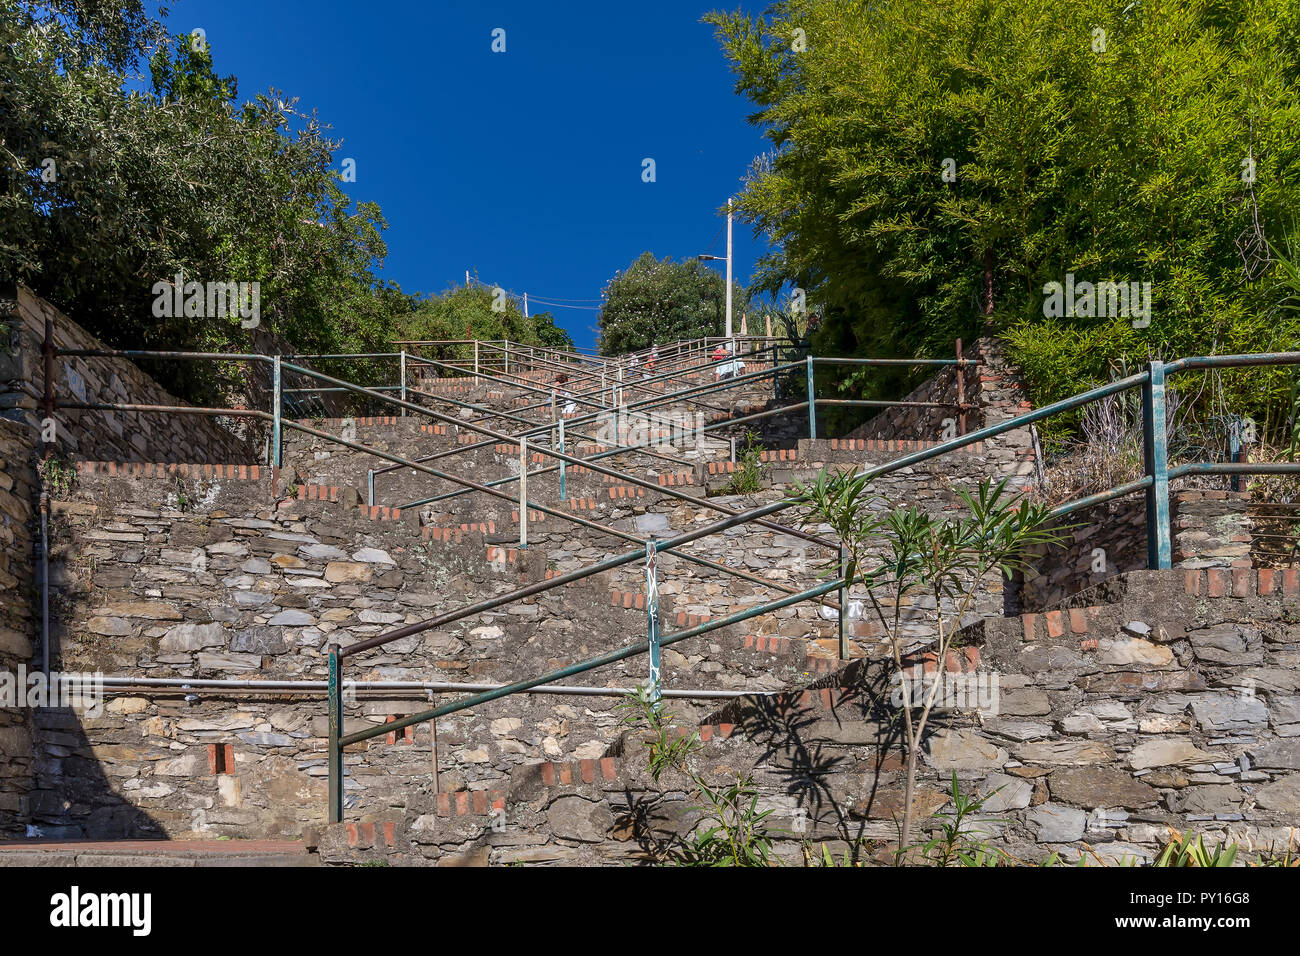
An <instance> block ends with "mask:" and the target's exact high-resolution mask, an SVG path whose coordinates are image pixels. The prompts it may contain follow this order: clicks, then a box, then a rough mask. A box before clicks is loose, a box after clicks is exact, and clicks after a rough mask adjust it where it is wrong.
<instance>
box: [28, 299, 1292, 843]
mask: <svg viewBox="0 0 1300 956" xmlns="http://www.w3.org/2000/svg"><path fill="white" fill-rule="evenodd" d="M52 354H61V355H69V356H71V355H85V356H88V357H89V356H104V357H125V358H136V357H140V358H148V357H168V358H210V359H215V360H221V361H231V360H250V361H272V362H273V363H274V367H275V386H276V405H275V408H274V410H273V413H271V415H270V416H268V413H265V412H260V411H256V410H247V409H189V408H185V409H184V410H183V411H184V412H186V413H190V414H221V415H237V414H243V415H247V416H249V417H256V418H266V417H272V418H273V419H274V420H275V422H276V425H277V426H278V425H280V424H281V422H280V418H279V402H278V398H279V386H280V382H279V375H280V372H281V370H282V369H287V370H290V371H293V372H296V373H299V374H304V375H307V376H309V377H314V378H316V379H318V380H323V381H328V382H332V383H333V384H336V385H338V386H340V387H343V388H345V389H346V390H349V391H354V392H357V393H359V394H364V395H369V396H371V397H373V398H376V399H379V400H380V401H384V402H389V403H392V404H396V405H398V406H400V407H403V408H409V409H411V410H413V411H416V412H417V413H420V414H424V415H428V416H430V417H434V418H439V419H442V420H444V421H448V422H452V423H455V424H458V425H462V426H463V425H465V423H463V422H460V421H458V420H455V419H452V418H450V417H449V416H444V415H440V414H438V413H436V412H432V411H430V410H428V409H425V408H423V407H421V406H416V405H413V404H412V403H409V402H405V401H398V400H395V399H392V398H389V397H387V396H384V395H381V394H379V393H377V392H375V391H373V390H370V389H365V388H362V387H360V386H355V385H352V384H351V383H347V382H343V381H342V380H337V379H331V378H330V377H329V376H326V375H323V374H321V373H318V372H315V371H313V370H310V369H305V368H301V367H299V366H296V365H291V364H289V363H284V362H282V361H281V359H280V357H278V356H274V357H267V356H254V355H227V354H221V353H166V352H148V351H141V350H58V349H55V348H54V347H53V346H52V340H51V334H50V327H49V324H48V323H47V342H46V355H47V362H48V358H49V356H50V355H52ZM815 361H820V359H819V358H818V357H814V356H809V357H808V358H807V359H806V360H805V363H806V368H807V370H808V375H809V385H810V387H809V395H808V401H807V402H806V403H805V404H806V405H807V406H808V408H809V411H810V415H812V414H813V411H812V410H813V409H814V408H815V406H816V404H817V403H818V402H819V401H823V400H822V399H818V398H817V397H816V395H815V393H814V391H813V389H812V387H811V385H812V369H813V367H814V362H815ZM841 361H842V364H886V363H889V364H894V363H897V364H918V365H920V364H942V365H957V366H958V367H959V368H960V367H961V366H962V365H964V364H968V363H967V362H963V360H961V359H958V360H956V361H953V360H917V361H913V360H841ZM798 364H799V363H793V364H792V365H788V366H784V367H781V368H780V369H779V370H788V369H789V368H793V367H797V365H798ZM830 364H834V361H832V362H831V363H830ZM1283 365H1288V366H1300V352H1286V353H1261V354H1257V355H1228V356H1195V357H1189V358H1184V359H1178V360H1175V361H1172V362H1169V363H1164V362H1162V361H1158V360H1157V361H1152V362H1151V363H1150V364H1149V366H1148V368H1147V369H1146V370H1145V371H1142V372H1139V373H1136V374H1134V375H1130V376H1127V377H1125V378H1122V379H1118V380H1116V381H1112V382H1109V383H1107V384H1105V385H1102V386H1098V387H1096V388H1093V389H1089V390H1087V391H1085V392H1082V393H1080V394H1078V395H1074V396H1071V397H1069V398H1066V399H1063V400H1061V401H1058V402H1053V403H1051V404H1049V405H1046V406H1044V407H1042V408H1039V409H1034V410H1031V411H1029V412H1025V413H1023V414H1021V415H1017V416H1015V417H1013V418H1011V419H1008V420H1007V421H1004V422H1001V423H998V424H995V425H988V426H985V427H982V428H979V429H977V430H975V431H973V432H969V433H966V434H962V435H958V436H956V437H954V438H952V439H950V440H947V441H943V442H940V443H938V444H936V445H934V446H932V447H930V448H928V449H922V450H919V451H916V452H912V453H910V454H906V455H903V456H901V457H899V458H896V459H894V460H892V461H890V462H887V463H885V464H882V465H877V466H872V467H869V468H866V469H864V470H862V471H859V472H857V473H856V476H855V477H858V478H868V479H870V478H876V477H880V476H882V475H886V474H890V473H892V472H895V471H898V470H901V469H904V468H909V467H912V466H914V465H917V464H920V463H922V462H925V461H928V460H930V459H933V458H937V457H940V456H943V455H946V454H948V453H950V452H952V451H955V450H957V449H960V448H963V447H966V446H968V445H971V444H975V443H977V442H983V441H985V440H987V439H990V438H995V437H997V436H999V435H1002V434H1005V433H1006V432H1009V431H1012V430H1015V429H1018V428H1023V427H1026V426H1028V425H1031V424H1033V423H1035V422H1038V421H1041V420H1043V419H1046V418H1049V417H1051V416H1053V415H1058V414H1061V413H1063V412H1068V411H1072V410H1074V409H1077V408H1080V407H1082V406H1084V405H1086V404H1089V403H1091V402H1094V401H1098V400H1100V399H1102V398H1105V397H1107V396H1110V395H1115V394H1118V393H1121V392H1125V391H1128V390H1130V389H1133V388H1140V389H1141V390H1142V397H1143V402H1142V406H1143V453H1144V456H1143V457H1144V469H1145V472H1146V474H1145V475H1144V476H1143V477H1142V478H1140V479H1138V480H1136V481H1131V482H1127V483H1125V484H1122V485H1119V486H1116V487H1115V488H1111V489H1108V490H1107V491H1103V492H1101V493H1099V494H1094V495H1090V496H1087V497H1085V498H1080V499H1077V500H1073V501H1069V502H1065V503H1062V504H1060V505H1058V506H1056V507H1055V508H1053V509H1052V510H1051V511H1050V512H1049V514H1050V515H1052V516H1053V517H1060V516H1064V515H1068V514H1071V513H1074V512H1076V511H1079V510H1083V509H1084V508H1088V507H1092V506H1094V505H1097V504H1101V503H1104V502H1107V501H1111V500H1114V499H1117V498H1121V497H1124V496H1127V495H1130V494H1134V493H1137V492H1144V493H1145V495H1146V499H1147V508H1146V510H1147V535H1148V566H1149V567H1152V568H1158V569H1167V568H1169V567H1171V565H1172V540H1171V530H1170V516H1169V496H1170V495H1169V483H1170V481H1171V480H1173V479H1176V478H1179V477H1183V476H1186V475H1194V474H1231V475H1242V474H1300V463H1284V462H1260V463H1250V462H1233V463H1222V462H1191V463H1186V464H1182V465H1177V466H1174V467H1172V468H1171V467H1170V466H1169V462H1168V453H1167V447H1166V441H1167V431H1168V423H1167V418H1166V378H1167V376H1168V375H1169V374H1171V373H1176V372H1180V371H1189V370H1194V369H1209V368H1228V367H1254V366H1283ZM48 367H49V366H48V364H47V368H48ZM777 371H778V369H773V370H771V371H770V372H767V373H759V374H775V373H776V372H777ZM751 377H758V376H746V377H745V378H751ZM52 389H53V383H52V381H51V377H50V375H48V374H47V376H46V399H45V405H46V407H47V408H51V409H52V408H53V407H56V405H60V404H61V405H62V406H63V407H85V408H99V409H122V410H154V411H157V410H163V409H162V407H160V406H143V405H125V404H113V403H56V402H54V400H53V393H52ZM693 391H697V389H684V390H682V392H686V393H691V392H693ZM677 394H678V393H674V395H677ZM646 404H653V402H641V403H637V405H646ZM939 404H943V403H939ZM633 407H635V406H633ZM173 410H175V411H178V412H179V411H182V409H173ZM283 424H285V425H287V426H288V427H291V428H295V429H298V430H301V431H305V432H308V433H310V434H315V435H318V436H320V437H323V438H326V439H328V440H331V441H336V442H340V443H342V444H345V445H349V446H350V447H359V448H361V450H364V451H369V452H371V453H373V454H376V455H377V456H379V457H386V458H388V459H389V460H392V461H398V462H399V463H400V464H401V465H403V466H406V467H414V468H416V469H417V470H420V471H425V472H428V473H431V474H435V475H437V476H438V477H445V478H447V479H448V480H450V481H452V482H453V483H457V484H461V485H474V484H477V483H473V482H470V481H468V480H467V479H463V478H460V477H455V476H450V475H446V476H444V475H442V474H441V473H439V472H436V471H435V470H434V469H430V468H428V467H427V466H422V465H418V464H416V463H414V462H407V461H405V460H403V459H398V458H397V457H396V456H392V455H389V454H388V453H384V452H378V451H376V450H373V449H367V448H365V447H364V446H357V445H355V444H351V443H347V442H343V441H342V440H341V439H338V438H335V437H334V436H332V435H328V434H326V433H323V432H318V431H316V430H314V429H310V428H307V427H306V426H301V425H297V424H295V423H289V422H285V423H283ZM810 425H811V426H812V427H811V428H810V432H811V433H812V434H813V435H815V422H810ZM473 430H475V431H479V432H482V433H484V434H487V435H489V436H490V437H496V438H498V439H501V440H510V439H511V436H509V435H503V434H501V433H497V432H495V431H493V430H491V429H486V428H481V427H477V426H475V427H473ZM537 450H538V451H539V452H542V453H544V454H550V455H551V456H553V457H555V458H557V459H559V460H561V461H567V462H571V463H575V464H578V463H581V464H584V465H585V464H587V462H586V461H585V460H583V459H575V458H573V457H571V456H568V455H565V454H563V453H558V452H555V451H554V450H553V449H546V448H544V447H538V448H537ZM276 464H277V466H278V464H279V461H278V441H277V459H276ZM593 470H599V471H604V472H607V473H613V474H615V475H617V474H619V473H618V472H616V471H614V470H613V469H602V468H599V466H597V468H595V469H593ZM525 471H526V469H525ZM647 484H648V483H647ZM650 487H653V488H654V490H655V491H659V492H667V491H668V490H669V489H666V488H661V487H658V486H650ZM476 490H481V491H484V492H487V493H489V494H493V495H495V496H498V497H508V496H506V495H504V493H501V492H496V491H495V490H493V489H491V488H488V487H487V486H480V487H479V488H477V489H476ZM692 500H695V499H692ZM803 503H804V501H803V500H802V499H800V498H798V497H787V498H784V499H782V500H781V501H778V502H774V503H771V504H768V505H764V506H761V507H757V508H752V509H749V510H747V511H742V512H735V513H732V514H730V515H728V516H726V517H723V518H720V519H718V520H715V521H713V522H710V523H708V524H706V525H704V526H702V527H700V528H696V529H693V530H691V531H687V532H683V533H681V534H678V535H675V536H674V537H672V538H668V539H666V540H664V541H663V542H662V543H659V542H653V541H652V542H647V543H645V544H643V546H641V547H639V548H636V549H634V550H632V551H629V552H626V553H624V554H621V555H615V556H612V557H609V558H606V559H604V560H602V561H599V562H597V563H595V564H592V565H590V566H587V567H584V568H578V569H575V570H573V571H569V572H565V573H563V574H560V575H557V576H555V577H553V578H551V579H549V580H546V581H541V582H535V583H533V584H530V585H526V586H523V587H520V588H517V589H515V590H513V591H510V592H508V593H506V594H503V595H499V596H497V597H494V598H491V599H487V600H484V601H479V602H476V603H473V604H470V605H468V606H465V607H462V608H459V609H456V610H453V611H448V612H444V613H442V614H439V615H436V616H435V617H432V618H429V619H426V620H424V621H418V622H415V623H413V624H408V625H405V626H403V627H400V628H397V629H394V630H392V631H388V632H385V633H382V634H379V635H376V636H374V637H371V638H367V639H364V640H362V641H358V642H355V643H353V644H350V645H347V646H346V647H340V646H339V645H337V644H333V645H331V646H330V648H329V664H328V667H329V680H328V682H327V684H328V687H329V704H330V739H329V784H330V809H329V812H330V819H331V820H332V821H334V820H339V819H341V818H342V807H343V799H342V798H343V793H342V786H343V763H342V761H343V748H344V747H346V746H347V745H349V744H353V743H358V742H361V741H364V740H367V739H370V738H372V737H376V736H379V735H381V734H386V733H390V732H392V731H393V730H396V729H402V728H404V727H407V726H412V725H414V724H417V723H422V722H425V721H429V720H434V719H436V718H438V717H441V716H445V715H447V714H450V713H455V712H457V711H460V710H464V709H467V708H470V707H474V706H476V705H478V704H480V703H484V702H487V701H490V700H495V699H498V698H501V697H505V696H508V695H510V694H513V693H518V692H521V691H524V690H528V689H531V688H536V687H539V686H542V685H543V684H546V683H551V682H554V681H555V680H558V679H560V678H563V677H566V676H569V675H572V674H576V673H582V672H584V671H587V670H592V669H594V668H597V667H601V666H604V665H606V664H610V663H615V662H617V661H620V660H625V659H627V658H630V657H633V656H636V655H638V654H647V653H648V654H651V655H652V657H653V656H654V655H656V654H657V653H658V648H660V647H662V646H666V645H668V644H673V643H677V642H679V641H683V640H686V639H688V638H690V637H694V636H696V635H698V634H701V633H705V632H707V631H710V630H714V629H716V628H720V627H726V626H729V625H731V624H735V623H739V622H741V621H744V620H748V619H751V618H753V617H755V616H758V615H760V614H764V613H768V612H770V611H773V610H778V609H781V608H784V607H788V606H791V605H793V604H796V603H800V602H802V601H806V600H811V599H817V598H822V597H824V596H825V595H827V594H829V593H830V592H831V591H834V590H842V589H843V588H844V587H846V585H847V583H848V582H846V581H845V580H844V579H843V578H839V579H837V580H835V581H832V582H830V583H827V584H823V585H820V586H818V587H816V588H811V589H808V590H805V591H801V592H797V593H794V594H789V595H787V596H786V597H783V598H779V599H776V600H774V601H770V602H765V603H763V604H760V605H756V606H754V607H751V608H748V609H746V610H745V611H742V612H738V613H736V614H732V615H727V616H725V617H723V618H719V619H717V620H713V621H709V622H706V623H704V624H701V625H699V626H697V627H692V628H688V629H686V630H684V631H681V632H678V633H676V634H671V635H667V636H659V635H658V633H657V627H655V626H651V627H650V629H649V633H650V637H649V638H648V639H647V640H646V641H641V642H638V643H636V644H633V645H630V646H627V647H624V648H621V649H618V650H615V651H611V652H608V653H606V654H602V655H599V656H597V657H594V658H591V659H589V660H586V661H583V662H579V663H577V664H573V665H569V666H568V667H565V668H562V669H560V670H557V671H553V672H551V673H549V674H545V675H541V676H539V677H536V678H529V679H527V680H523V681H517V682H515V683H513V684H508V685H504V686H501V687H497V688H495V689H493V690H490V691H487V692H484V693H479V694H474V695H471V696H469V697H466V698H462V699H460V700H457V701H453V702H451V703H448V704H445V705H443V706H441V707H437V708H434V709H432V710H428V711H424V712H422V713H420V714H414V715H411V716H409V717H405V718H401V719H400V720H399V721H397V722H395V723H390V724H386V725H383V726H381V727H376V728H372V729H369V730H364V731H359V732H356V733H353V734H343V733H342V723H341V721H342V697H341V694H342V684H341V680H340V674H341V667H342V662H343V660H344V659H345V658H347V657H350V656H355V655H357V654H360V653H363V652H365V651H367V650H370V649H373V648H375V647H380V646H384V645H386V644H388V643H390V642H392V641H395V640H399V639H401V638H403V637H408V636H411V635H414V634H419V633H422V632H424V631H428V630H431V629H433V628H435V627H440V626H445V625H446V624H450V623H453V622H455V621H459V620H463V619H465V618H468V617H472V616H475V615H477V614H481V613H483V612H485V611H489V610H492V609H494V608H497V607H501V606H504V605H507V604H510V603H513V602H515V601H518V600H521V599H523V598H527V597H531V596H533V595H536V594H540V593H543V592H546V591H549V590H552V589H554V588H557V587H562V586H564V585H566V584H570V583H573V582H576V581H580V580H583V579H586V578H588V577H590V576H592V575H595V574H600V573H602V572H605V571H609V570H613V569H615V568H618V567H622V566H625V565H627V564H630V563H632V562H634V561H638V560H641V559H645V558H647V556H648V555H651V554H653V553H655V552H656V551H667V552H672V553H676V554H679V555H681V556H683V557H686V555H684V554H683V553H682V552H681V551H680V550H679V549H680V548H681V547H682V546H684V545H686V544H690V543H692V542H694V541H698V540H701V539H703V538H706V537H709V536H711V535H714V534H717V533H720V532H722V531H725V530H727V529H729V528H733V527H737V526H740V525H744V524H749V523H759V524H764V525H767V526H769V527H770V526H772V524H773V523H770V522H767V521H766V520H765V519H767V518H768V517H769V516H771V515H775V514H777V513H779V512H781V511H783V510H785V509H787V508H790V507H795V506H798V505H800V504H803ZM522 507H523V509H525V510H526V509H528V508H534V509H535V510H539V511H543V512H546V511H549V509H546V508H544V507H540V506H535V505H533V504H532V503H531V502H528V501H527V500H526V498H525V499H524V500H523V502H522ZM522 513H523V512H521V514H522ZM560 516H561V517H564V518H566V519H568V520H574V518H575V517H576V516H572V515H560ZM577 523H580V524H585V525H589V526H592V525H593V523H591V522H584V521H578V522H577ZM595 527H596V528H597V530H608V529H604V528H600V527H599V526H595ZM775 527H776V528H778V529H780V530H781V531H782V532H783V533H789V530H790V529H786V528H784V527H783V526H781V525H775ZM690 557H694V556H690ZM765 583H766V584H768V585H769V586H776V584H775V582H765ZM840 604H841V607H843V601H841V602H840Z"/></svg>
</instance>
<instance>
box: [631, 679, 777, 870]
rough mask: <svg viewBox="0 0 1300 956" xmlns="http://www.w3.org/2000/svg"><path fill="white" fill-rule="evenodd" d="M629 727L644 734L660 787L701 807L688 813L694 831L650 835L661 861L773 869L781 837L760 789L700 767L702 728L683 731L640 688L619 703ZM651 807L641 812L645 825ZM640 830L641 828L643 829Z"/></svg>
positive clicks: (647, 844)
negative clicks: (715, 777)
mask: <svg viewBox="0 0 1300 956" xmlns="http://www.w3.org/2000/svg"><path fill="white" fill-rule="evenodd" d="M619 709H620V710H622V711H623V712H624V714H623V723H624V725H625V726H628V727H629V728H634V729H637V730H640V731H643V732H644V737H643V743H644V745H645V748H646V754H647V762H648V769H649V772H650V776H651V777H652V778H653V780H654V782H655V784H656V785H659V784H661V782H669V783H670V784H678V785H681V787H682V789H683V790H687V791H693V792H694V794H695V795H696V797H697V798H698V799H699V800H700V804H699V805H697V806H692V807H689V808H688V809H687V813H686V820H687V821H689V822H693V823H694V826H692V827H691V830H690V832H688V833H685V834H675V835H673V836H669V837H668V838H666V839H660V840H656V839H654V837H653V836H651V835H649V834H648V833H645V834H643V835H642V837H641V844H642V847H643V848H644V849H646V850H647V851H648V853H649V855H650V856H651V857H652V858H653V859H656V860H657V861H659V862H666V863H671V864H676V865H681V866H770V865H772V863H773V858H772V844H773V840H774V838H775V834H774V833H773V831H772V830H771V829H770V828H769V827H768V825H767V822H766V821H767V818H768V817H769V816H771V814H772V812H773V811H772V810H771V809H766V810H760V809H759V791H758V788H757V787H756V786H755V785H754V780H753V778H752V777H751V776H749V775H747V774H731V775H730V779H727V780H724V781H722V782H714V781H710V780H709V779H708V777H707V776H706V775H705V773H704V772H703V771H702V769H701V768H700V766H699V764H700V755H701V753H700V752H701V750H702V749H703V747H704V743H703V741H702V740H701V739H700V733H699V731H698V730H692V731H690V732H689V733H684V732H682V731H681V730H680V729H679V728H678V727H677V726H675V724H674V721H673V717H672V715H671V714H669V713H667V712H666V711H665V709H664V708H663V706H662V704H661V702H659V701H656V700H654V699H652V697H651V694H650V691H649V690H648V689H646V688H645V687H638V688H637V689H636V691H635V692H633V693H632V694H629V695H628V698H627V700H625V701H624V702H623V703H621V704H619ZM647 810H648V808H646V807H644V806H643V807H641V808H639V809H638V810H637V811H636V812H637V815H638V816H639V817H640V818H641V821H640V822H645V821H646V820H647V817H648V812H647ZM638 829H640V828H638Z"/></svg>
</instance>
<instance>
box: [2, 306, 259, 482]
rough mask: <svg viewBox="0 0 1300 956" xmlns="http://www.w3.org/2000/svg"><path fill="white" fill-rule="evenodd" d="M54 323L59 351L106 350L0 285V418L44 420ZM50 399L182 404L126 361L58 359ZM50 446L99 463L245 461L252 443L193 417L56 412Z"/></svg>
mask: <svg viewBox="0 0 1300 956" xmlns="http://www.w3.org/2000/svg"><path fill="white" fill-rule="evenodd" d="M46 319H52V320H53V322H54V342H55V344H56V345H57V346H58V347H59V348H64V349H105V348H108V346H106V345H105V344H104V343H103V342H101V341H99V340H98V339H96V338H95V337H94V336H92V335H90V334H89V333H88V332H86V331H85V330H84V329H82V328H81V327H80V326H79V325H77V324H76V323H75V322H73V321H72V320H71V319H69V318H68V317H67V316H65V315H63V314H62V313H61V312H59V311H58V310H57V309H55V308H54V306H52V305H50V304H49V303H48V302H46V301H45V300H43V299H41V298H39V297H37V296H35V295H33V294H32V292H31V290H29V289H28V288H27V287H26V286H22V285H20V286H18V287H17V288H16V289H11V290H10V291H9V292H8V293H7V294H6V293H4V292H3V291H2V290H0V321H3V322H4V323H5V324H6V326H7V334H6V335H4V336H3V337H2V338H0V341H3V342H4V343H5V345H6V349H5V350H4V351H3V352H0V415H2V416H3V417H4V418H7V419H10V420H11V421H19V422H23V423H25V424H26V425H28V426H29V427H30V428H32V429H33V430H37V431H39V428H40V424H41V420H42V418H43V417H44V415H43V412H42V411H41V403H42V398H43V395H44V389H45V363H44V358H43V356H42V354H41V344H42V342H43V341H44V339H45V321H46ZM55 375H56V384H55V396H56V398H57V399H61V400H63V401H69V402H79V403H81V402H90V403H93V402H105V403H122V404H145V405H169V406H174V405H182V404H184V403H183V402H181V401H180V400H179V399H177V398H176V397H175V396H173V395H171V394H170V393H168V392H167V391H166V390H165V389H163V388H161V387H159V385H158V384H157V383H156V382H155V381H154V380H153V379H151V378H150V377H149V376H147V375H145V374H144V373H143V372H142V371H140V370H139V369H138V368H136V366H135V365H133V364H132V363H131V362H130V361H128V360H125V359H106V358H78V357H66V358H59V359H57V360H56V362H55ZM55 421H56V423H57V430H56V438H57V441H56V450H57V451H58V452H59V453H60V454H62V455H63V456H65V457H67V458H70V459H79V460H82V461H86V460H92V461H97V460H105V461H175V462H214V463H215V462H224V463H229V464H251V463H252V462H254V461H255V460H256V458H255V457H254V452H253V450H252V448H251V447H250V446H249V445H248V444H247V443H246V442H244V441H243V440H241V439H239V438H237V437H236V436H235V435H234V434H233V433H232V432H231V431H229V430H227V429H226V428H223V427H222V426H221V425H220V424H219V423H218V422H217V421H215V420H213V419H209V418H205V417H201V416H197V415H163V414H158V413H153V412H148V413H146V412H111V411H98V410H93V409H89V410H87V409H75V408H62V409H58V411H57V414H56V416H55Z"/></svg>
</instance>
